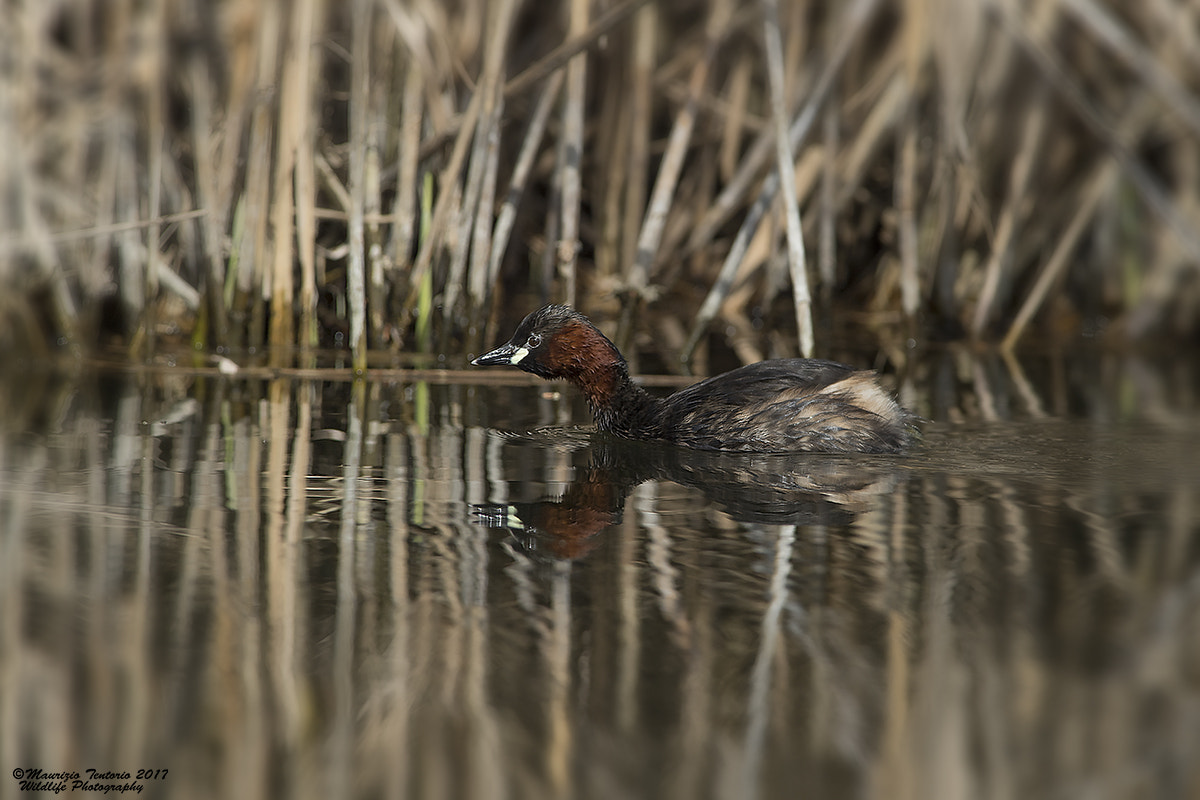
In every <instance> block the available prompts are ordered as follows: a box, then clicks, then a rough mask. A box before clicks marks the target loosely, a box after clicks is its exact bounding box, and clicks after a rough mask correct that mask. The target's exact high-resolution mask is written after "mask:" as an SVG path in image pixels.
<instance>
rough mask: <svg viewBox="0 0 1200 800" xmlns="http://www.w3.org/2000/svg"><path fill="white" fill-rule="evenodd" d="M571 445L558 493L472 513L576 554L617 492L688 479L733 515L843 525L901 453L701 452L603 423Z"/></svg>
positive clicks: (603, 525)
mask: <svg viewBox="0 0 1200 800" xmlns="http://www.w3.org/2000/svg"><path fill="white" fill-rule="evenodd" d="M543 435H544V436H547V437H554V433H553V432H544V433H543V432H535V433H534V434H531V435H529V436H528V437H513V438H514V440H520V439H525V440H532V441H535V442H539V441H541V440H542V437H543ZM541 443H543V444H545V442H541ZM556 444H558V445H559V446H561V444H562V442H561V441H559V442H557V443H556ZM580 445H581V443H579V442H575V443H574V446H575V447H576V448H579V449H577V451H576V452H577V453H578V455H580V456H585V457H586V461H585V462H584V464H583V465H582V466H581V467H579V468H578V469H577V471H576V472H577V476H576V478H575V480H573V481H572V482H571V483H570V484H569V485H568V486H567V488H566V491H564V492H563V493H562V494H561V495H560V496H556V497H546V498H542V499H539V500H535V501H533V502H512V503H506V504H494V503H488V504H480V505H475V506H472V512H473V514H474V516H475V519H476V521H477V522H478V523H479V524H480V525H483V526H484V527H488V528H507V529H508V530H509V531H510V532H511V533H512V534H513V536H514V537H515V538H516V540H517V542H518V543H519V544H520V546H521V548H522V550H524V551H525V552H527V553H529V554H532V555H542V556H544V557H549V558H552V559H576V558H580V557H582V556H585V555H587V554H588V553H589V552H591V551H592V550H593V549H594V548H595V547H596V546H597V545H598V544H599V542H600V541H602V538H603V537H601V536H600V535H599V534H601V533H603V532H604V531H605V530H607V529H608V528H610V527H612V526H614V525H618V524H620V523H621V521H622V518H623V513H624V509H625V501H626V499H627V498H628V497H629V495H630V494H631V493H632V492H633V490H634V489H635V488H636V487H637V486H639V485H640V484H642V483H644V482H646V481H651V480H654V481H664V480H665V481H671V482H673V483H677V484H680V485H682V486H687V487H691V488H694V489H697V490H698V491H700V492H701V493H702V494H703V495H704V496H705V497H706V498H707V499H708V500H709V501H711V502H712V504H713V505H714V506H715V507H716V508H718V509H720V510H721V511H723V512H725V513H726V514H728V515H729V516H730V518H732V519H733V520H735V521H737V522H743V523H750V524H759V525H815V524H821V525H846V524H848V523H850V522H851V521H852V520H853V519H854V518H855V517H856V516H857V515H859V514H860V513H862V512H864V511H866V510H867V509H869V508H870V507H871V505H872V499H873V498H875V497H878V496H879V495H883V494H888V493H890V492H892V491H893V490H894V489H895V487H896V485H897V483H898V482H899V480H900V479H901V474H900V469H899V465H900V462H901V460H902V459H901V458H900V457H887V456H882V457H881V456H879V455H871V456H861V455H826V454H811V455H807V454H802V455H796V454H780V455H770V454H746V453H724V452H707V451H698V450H690V449H685V448H681V447H674V446H671V445H666V444H658V443H652V442H636V441H630V440H627V439H621V438H618V437H614V436H609V435H607V434H603V433H595V434H593V436H592V438H591V439H590V441H589V442H588V443H587V444H586V445H583V446H582V447H581V446H580Z"/></svg>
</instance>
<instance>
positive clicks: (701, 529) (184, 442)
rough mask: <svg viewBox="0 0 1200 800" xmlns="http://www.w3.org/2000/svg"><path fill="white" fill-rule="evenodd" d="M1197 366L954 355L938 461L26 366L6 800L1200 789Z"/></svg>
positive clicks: (572, 413)
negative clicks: (64, 774)
mask: <svg viewBox="0 0 1200 800" xmlns="http://www.w3.org/2000/svg"><path fill="white" fill-rule="evenodd" d="M1197 372H1198V371H1197V368H1196V365H1195V364H1192V363H1186V362H1185V363H1182V364H1181V363H1179V360H1178V359H1176V360H1175V361H1174V362H1172V363H1170V364H1167V365H1162V366H1156V365H1154V364H1150V363H1147V362H1144V361H1140V360H1138V359H1134V358H1128V357H1126V358H1118V357H1099V356H1096V357H1091V358H1088V359H1080V360H1077V361H1069V360H1063V361H1057V360H1051V359H1041V360H1033V361H1031V362H1030V363H1028V364H1023V365H1018V364H1017V363H1015V362H1008V363H1005V362H1002V361H991V362H975V361H972V360H970V359H968V358H966V357H964V356H961V355H959V356H950V355H947V356H944V357H941V358H938V359H934V360H930V361H929V362H928V363H927V364H924V365H922V366H921V367H920V368H919V369H914V370H913V374H912V376H911V377H908V378H906V380H905V381H904V384H903V385H902V387H901V390H902V394H903V396H904V399H905V401H906V403H908V404H909V405H911V406H912V407H914V408H916V409H918V410H920V411H921V413H922V414H923V415H925V416H926V417H929V418H930V419H931V422H930V423H929V424H928V425H927V426H926V428H925V440H924V443H923V444H922V445H921V446H920V447H919V448H917V449H916V451H915V452H914V453H912V454H911V455H909V456H907V457H902V458H891V457H887V458H880V457H872V458H830V457H823V458H790V459H785V458H768V457H745V456H743V457H731V456H724V457H721V456H713V455H703V454H695V453H689V452H687V451H678V450H673V449H671V448H660V447H653V446H648V445H630V444H627V443H625V444H623V443H620V442H613V441H610V440H606V439H604V438H602V437H597V436H595V435H593V434H590V433H589V432H588V431H586V430H581V429H580V428H578V427H576V426H577V425H578V424H580V423H586V422H587V417H586V413H584V412H583V410H582V408H581V406H580V404H579V403H578V400H577V398H574V397H573V396H572V395H571V394H570V392H569V390H565V389H564V390H563V391H562V392H561V393H560V392H558V391H557V389H556V388H555V387H547V386H544V385H543V386H529V385H507V386H504V385H479V386H476V385H471V384H468V383H460V382H457V381H453V380H452V381H448V382H444V383H441V384H436V383H434V384H430V383H406V382H395V381H390V382H382V381H367V382H364V383H358V384H351V383H346V382H330V383H321V382H314V381H306V380H293V379H279V380H251V379H244V378H236V377H235V378H218V377H215V376H205V377H194V376H192V377H188V376H180V375H178V374H173V373H167V372H163V373H155V372H140V373H137V374H123V373H104V372H98V373H92V372H87V373H85V374H82V375H80V376H77V377H75V378H65V377H62V376H54V375H41V374H40V373H33V374H23V375H17V376H13V375H9V376H8V377H7V378H6V380H5V381H4V384H3V388H0V412H2V414H0V418H2V419H3V422H0V425H2V426H3V436H2V438H0V766H2V767H3V770H2V771H0V786H2V787H3V791H2V792H0V794H2V795H3V796H18V795H19V794H20V791H19V788H20V786H19V781H18V780H17V779H16V778H14V777H12V776H13V775H15V774H16V773H15V772H14V771H15V770H18V769H23V770H26V772H27V773H28V772H29V771H31V770H37V769H41V770H45V771H46V772H59V771H75V772H79V773H81V777H82V778H83V779H86V778H87V775H86V771H87V770H88V769H89V768H91V769H96V770H99V771H111V772H116V773H122V772H127V773H129V774H130V776H131V777H130V779H128V780H123V779H119V778H117V779H105V780H99V781H97V782H99V783H129V782H133V783H140V784H141V785H143V786H144V791H143V792H142V796H153V797H218V796H219V797H314V798H318V797H319V798H325V797H339V796H341V797H364V798H376V797H380V798H382V797H397V798H442V797H446V798H456V797H463V798H543V797H547V798H557V797H573V798H624V797H631V798H640V797H644V798H708V797H711V798H755V797H761V798H793V797H820V798H914V799H921V800H925V799H927V798H983V797H990V798H1012V797H1020V798H1023V799H1024V798H1043V797H1044V798H1074V797H1101V798H1172V799H1173V798H1185V797H1200V760H1198V759H1197V758H1196V756H1197V754H1198V753H1200V493H1198V489H1200V457H1198V453H1200V410H1198V408H1200V406H1198V403H1197V387H1198V385H1200V381H1198V379H1197ZM143 769H146V770H166V771H167V772H166V775H165V777H153V778H150V779H143V780H140V781H138V779H137V777H136V773H137V771H138V770H143ZM71 791H72V790H71V789H70V788H68V792H67V794H68V795H70V793H71ZM80 791H82V790H80Z"/></svg>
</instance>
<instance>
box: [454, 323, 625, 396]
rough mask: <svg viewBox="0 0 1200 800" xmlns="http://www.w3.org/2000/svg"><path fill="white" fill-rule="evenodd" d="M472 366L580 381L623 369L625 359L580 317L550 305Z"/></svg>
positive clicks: (606, 339) (518, 327)
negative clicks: (500, 367) (618, 368)
mask: <svg viewBox="0 0 1200 800" xmlns="http://www.w3.org/2000/svg"><path fill="white" fill-rule="evenodd" d="M471 363H472V364H474V365H475V366H478V367H492V366H510V367H517V368H518V369H523V370H525V371H526V372H532V373H533V374H534V375H539V376H541V377H543V378H566V379H567V380H574V381H580V380H584V379H585V378H586V377H587V376H588V375H590V374H593V373H595V372H597V371H599V370H603V369H605V368H611V367H613V366H617V365H620V366H622V367H623V366H624V365H625V359H624V358H622V357H621V353H620V351H618V350H617V346H616V345H614V344H613V343H612V342H610V341H609V340H608V337H607V336H605V335H604V334H603V333H601V332H600V331H599V329H597V328H596V326H595V325H593V324H592V323H591V321H589V320H588V318H587V317H585V316H584V315H583V314H580V313H579V312H578V311H576V310H574V309H572V308H567V307H566V306H555V305H551V306H544V307H543V308H540V309H538V310H537V311H534V312H533V313H532V314H530V315H529V316H527V317H525V319H524V320H522V321H521V324H520V325H518V326H517V332H516V333H514V334H513V337H512V339H510V340H509V341H508V342H507V343H506V344H502V345H500V346H499V347H497V348H496V349H495V350H492V351H491V352H490V353H484V354H483V355H481V356H480V357H479V358H477V359H475V360H474V361H472V362H471Z"/></svg>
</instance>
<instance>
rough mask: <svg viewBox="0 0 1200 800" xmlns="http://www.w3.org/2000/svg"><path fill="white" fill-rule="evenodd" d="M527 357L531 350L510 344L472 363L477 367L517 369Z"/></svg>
mask: <svg viewBox="0 0 1200 800" xmlns="http://www.w3.org/2000/svg"><path fill="white" fill-rule="evenodd" d="M527 355H529V350H527V349H526V348H524V347H518V346H516V345H515V344H513V343H512V342H509V343H508V344H502V345H500V346H499V347H497V348H496V349H495V350H493V351H492V352H490V353H484V354H483V355H481V356H480V357H479V358H477V359H475V360H474V361H472V362H471V363H472V364H474V365H475V366H477V367H500V366H506V367H510V366H511V367H515V366H517V365H518V364H519V363H521V359H523V358H524V357H525V356H527Z"/></svg>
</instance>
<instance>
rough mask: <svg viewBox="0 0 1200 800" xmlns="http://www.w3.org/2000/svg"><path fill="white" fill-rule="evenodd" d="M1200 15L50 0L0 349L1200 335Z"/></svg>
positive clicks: (2, 210) (1053, 2) (10, 212)
mask: <svg viewBox="0 0 1200 800" xmlns="http://www.w3.org/2000/svg"><path fill="white" fill-rule="evenodd" d="M1198 18H1200V3H1197V2H1195V0H1158V2H1151V3H1142V4H1126V5H1121V4H1116V3H1111V2H1110V3H1108V4H1105V3H1103V2H1102V0H1036V1H1031V2H1024V3H1018V2H1015V0H977V2H973V3H972V2H955V0H910V2H906V3H901V2H889V1H888V0H854V1H853V2H849V3H804V2H789V1H788V0H784V2H782V3H777V0H762V2H761V3H749V4H741V3H735V2H733V0H711V2H709V3H707V4H702V5H700V4H694V3H684V2H678V1H675V2H671V1H670V0H661V1H660V2H647V0H624V2H615V3H609V4H603V5H593V4H589V3H587V2H585V0H572V2H570V3H562V4H557V5H555V6H553V7H547V6H540V5H537V4H533V3H520V2H518V1H517V0H496V2H492V3H486V2H480V0H462V2H459V3H457V4H444V3H439V2H433V1H432V0H411V2H401V0H377V1H376V0H353V2H347V3H323V2H320V0H295V2H291V3H284V2H280V0H267V2H262V3H253V4H250V3H228V2H227V3H220V4H212V5H210V4H206V3H199V2H195V0H191V1H189V0H176V1H175V2H172V1H171V0H150V2H145V3H133V2H129V0H104V1H103V2H100V1H99V0H93V2H79V3H29V4H21V5H20V6H18V7H17V8H15V9H13V11H12V13H11V14H9V15H8V17H7V19H6V21H5V23H4V24H3V25H2V26H0V37H2V39H3V41H0V50H2V51H3V52H4V53H5V54H6V55H5V56H4V63H5V66H6V69H5V70H4V72H3V75H2V77H0V147H2V148H3V152H4V154H5V155H4V157H3V158H2V159H0V185H2V186H3V187H4V193H3V197H4V199H3V201H2V202H3V205H0V220H2V222H0V225H2V226H3V230H0V283H2V284H3V285H5V286H6V287H7V288H6V291H5V292H4V293H3V295H4V298H5V299H4V300H0V306H3V307H4V309H3V310H4V312H5V313H4V314H2V315H0V319H4V320H5V322H4V323H3V324H0V339H4V340H7V343H8V344H9V345H10V346H12V345H20V344H22V343H24V344H27V345H28V346H30V347H35V348H39V347H41V346H43V345H42V343H43V342H44V341H45V340H46V338H47V337H48V336H49V337H52V338H53V337H57V338H58V339H59V340H65V341H70V340H74V341H77V342H81V343H87V342H94V341H96V339H97V336H98V335H101V334H105V335H107V334H110V333H118V334H120V335H122V336H123V337H125V338H124V341H126V343H127V344H128V345H129V346H130V348H131V349H132V350H133V351H134V352H148V351H149V350H150V349H151V348H152V347H153V344H154V340H155V337H156V336H161V335H162V332H163V331H168V332H175V331H178V332H180V333H183V334H187V335H190V336H191V338H192V340H193V341H194V342H195V343H196V344H198V345H203V346H206V347H210V348H211V347H235V348H236V347H244V346H259V345H275V346H280V345H289V346H290V345H299V346H301V347H302V348H303V347H308V346H312V345H316V344H318V343H321V342H330V341H341V342H344V343H345V344H348V345H350V346H351V347H353V349H354V352H355V361H356V364H358V365H359V366H361V365H362V364H365V363H366V355H367V351H368V350H375V349H380V348H390V349H395V348H403V349H406V350H423V351H439V352H447V351H451V352H461V351H462V350H464V349H465V350H468V351H471V350H475V349H477V348H478V346H479V345H480V343H481V341H482V340H483V338H484V337H485V336H487V337H491V336H494V335H496V334H497V330H496V328H497V326H498V323H499V321H500V320H504V322H505V324H508V323H509V322H510V321H511V318H512V317H513V316H514V314H516V313H517V310H518V309H517V307H518V306H519V307H520V308H521V309H522V310H527V307H528V306H531V305H533V304H534V303H535V302H537V301H538V299H550V300H557V301H564V302H568V303H573V304H576V305H578V306H580V307H581V308H583V309H584V310H586V311H588V312H591V313H593V314H596V315H597V316H599V317H601V318H603V319H605V320H607V321H609V322H613V321H615V323H616V324H615V335H616V336H617V338H618V341H619V342H620V343H622V344H630V343H633V344H642V345H645V347H643V348H636V347H635V348H634V350H635V351H637V350H648V351H651V352H653V351H655V350H657V351H658V352H659V354H661V355H663V356H664V363H667V364H668V366H670V365H672V364H677V363H678V362H677V361H676V356H678V355H679V354H682V355H683V356H684V358H685V359H686V358H687V357H689V356H691V355H692V354H693V352H694V351H696V348H697V347H699V348H700V350H699V351H698V352H701V353H702V352H703V351H704V346H705V345H706V344H707V343H708V342H709V341H710V337H709V336H708V335H707V334H709V333H710V332H711V331H713V330H720V331H721V332H722V333H726V332H729V338H730V342H731V344H732V346H733V347H734V349H735V351H736V352H737V354H738V356H739V357H741V358H742V359H744V360H751V359H755V358H758V357H762V356H763V355H768V354H778V353H789V352H797V351H803V352H811V351H812V350H813V349H814V347H815V345H814V333H813V325H812V314H813V309H814V308H815V309H816V311H817V312H818V318H819V319H834V318H840V319H841V320H845V319H847V318H849V319H852V320H854V321H855V322H856V323H860V322H864V321H865V324H869V325H870V326H872V327H877V328H884V327H886V328H888V329H891V330H899V331H903V332H905V333H906V334H907V335H911V336H917V337H918V338H919V337H921V336H922V335H927V334H929V333H930V332H932V331H934V330H935V329H936V330H937V331H939V332H940V333H942V334H945V333H949V334H951V335H966V336H970V337H974V338H979V339H983V340H996V341H1000V342H1002V343H1004V344H1005V345H1007V346H1011V345H1013V344H1014V343H1015V342H1016V341H1017V340H1018V339H1020V338H1021V337H1022V335H1024V334H1026V333H1027V332H1028V330H1029V328H1030V326H1031V325H1032V324H1034V323H1035V322H1037V323H1040V324H1042V325H1043V326H1044V327H1045V328H1047V329H1049V330H1052V331H1071V332H1075V331H1080V330H1083V331H1085V332H1098V331H1100V330H1107V331H1109V333H1110V335H1112V336H1116V337H1120V338H1126V337H1128V338H1136V337H1142V336H1145V335H1147V334H1168V335H1188V334H1194V333H1195V331H1196V328H1197V324H1196V323H1197V314H1196V308H1197V303H1198V301H1200V281H1197V280H1196V279H1195V278H1196V275H1195V273H1196V267H1197V265H1198V264H1200V234H1197V230H1200V195H1198V192H1200V148H1197V146H1196V142H1197V136H1198V134H1200V101H1198V100H1197V97H1196V87H1197V86H1198V85H1200V58H1198V57H1197V53H1200V46H1198V45H1200V43H1197V42H1196V41H1195V36H1196V30H1197V23H1198ZM785 134H786V135H785ZM780 174H786V175H787V177H788V180H785V181H782V182H780V181H779V179H778V177H779V175H780ZM781 184H782V187H783V188H784V191H783V192H780V191H779V188H780V186H781ZM810 283H811V287H810V285H809V284H810ZM524 295H530V297H524ZM518 297H519V298H520V299H517V300H514V298H518ZM789 299H790V300H791V302H790V303H789V302H788V300H789ZM697 309H699V312H698V313H697V311H696V310H697ZM647 311H649V312H652V313H644V312H647ZM850 312H853V313H850ZM839 314H840V317H839V316H838V315H839ZM762 319H765V320H767V321H768V322H769V323H770V324H767V325H765V326H762V325H759V324H758V322H759V320H762ZM484 320H486V321H487V322H488V323H489V325H488V326H485V325H481V324H477V323H479V322H480V321H484ZM715 320H719V321H720V322H721V323H722V324H721V325H720V326H715V325H714V324H713V323H714V321H715ZM1110 320H1112V321H1115V323H1117V324H1111V325H1110V324H1108V323H1109V321H1110ZM893 323H901V324H900V325H894V324H893ZM818 329H822V328H818ZM638 333H640V334H643V336H642V338H640V339H637V338H634V334H638ZM647 333H652V334H653V337H652V338H651V337H647V336H645V334H647ZM277 351H278V352H279V353H280V354H281V356H280V358H285V359H287V358H290V356H287V355H286V354H288V353H292V352H294V350H292V349H291V348H290V347H287V348H284V347H277Z"/></svg>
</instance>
